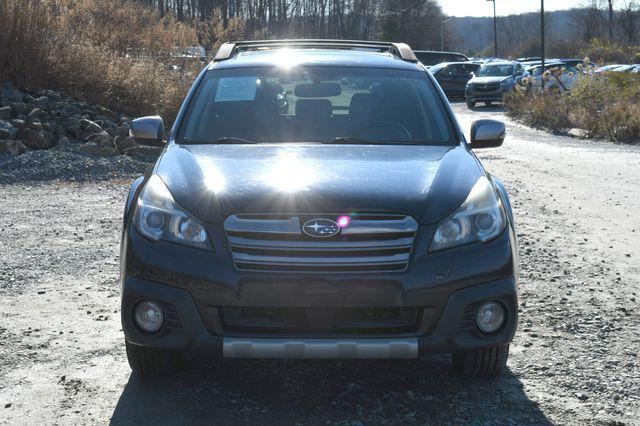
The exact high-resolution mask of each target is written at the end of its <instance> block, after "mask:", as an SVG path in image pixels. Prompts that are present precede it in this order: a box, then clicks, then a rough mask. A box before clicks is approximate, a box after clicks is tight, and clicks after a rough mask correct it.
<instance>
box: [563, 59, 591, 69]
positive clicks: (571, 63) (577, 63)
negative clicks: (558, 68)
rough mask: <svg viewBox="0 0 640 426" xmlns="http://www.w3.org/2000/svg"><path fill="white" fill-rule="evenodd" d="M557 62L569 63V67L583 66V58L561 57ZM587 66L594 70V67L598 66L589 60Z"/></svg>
mask: <svg viewBox="0 0 640 426" xmlns="http://www.w3.org/2000/svg"><path fill="white" fill-rule="evenodd" d="M558 61H559V62H564V63H565V64H567V65H569V66H570V67H573V68H575V69H578V67H581V66H582V67H584V59H577V58H563V59H559V60H558ZM588 65H589V68H591V69H593V70H595V69H596V68H598V66H597V65H596V64H594V63H593V62H589V64H588Z"/></svg>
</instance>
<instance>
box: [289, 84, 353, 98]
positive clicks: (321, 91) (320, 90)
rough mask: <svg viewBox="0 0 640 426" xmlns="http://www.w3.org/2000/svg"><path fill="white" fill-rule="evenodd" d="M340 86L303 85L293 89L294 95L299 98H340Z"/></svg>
mask: <svg viewBox="0 0 640 426" xmlns="http://www.w3.org/2000/svg"><path fill="white" fill-rule="evenodd" d="M341 93H342V86H340V84H339V83H305V84H298V85H297V86H296V87H295V88H294V94H295V95H296V96H297V97H299V98H327V97H330V96H340V94H341Z"/></svg>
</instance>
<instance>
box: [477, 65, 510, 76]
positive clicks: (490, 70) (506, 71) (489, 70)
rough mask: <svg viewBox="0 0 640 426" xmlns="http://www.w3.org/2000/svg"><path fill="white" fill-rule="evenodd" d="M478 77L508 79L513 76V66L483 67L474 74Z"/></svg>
mask: <svg viewBox="0 0 640 426" xmlns="http://www.w3.org/2000/svg"><path fill="white" fill-rule="evenodd" d="M476 75H477V76H478V77H508V76H510V75H513V65H483V66H481V67H480V69H479V70H478V71H477V72H476Z"/></svg>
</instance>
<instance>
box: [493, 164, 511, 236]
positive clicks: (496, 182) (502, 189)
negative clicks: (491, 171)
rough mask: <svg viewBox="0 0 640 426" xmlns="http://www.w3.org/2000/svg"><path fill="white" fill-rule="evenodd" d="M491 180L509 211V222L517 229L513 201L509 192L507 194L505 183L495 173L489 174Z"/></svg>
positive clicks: (506, 209)
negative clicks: (512, 206)
mask: <svg viewBox="0 0 640 426" xmlns="http://www.w3.org/2000/svg"><path fill="white" fill-rule="evenodd" d="M489 177H490V178H491V181H492V182H493V184H494V185H495V187H496V189H497V190H498V193H499V194H500V199H501V200H502V205H503V206H504V209H505V211H506V212H507V216H508V217H509V223H510V224H511V227H512V228H513V231H514V232H515V230H516V222H515V220H514V218H513V210H512V209H511V201H510V200H509V194H507V189H506V188H505V187H504V184H503V183H502V181H500V179H498V178H497V177H495V176H493V175H489Z"/></svg>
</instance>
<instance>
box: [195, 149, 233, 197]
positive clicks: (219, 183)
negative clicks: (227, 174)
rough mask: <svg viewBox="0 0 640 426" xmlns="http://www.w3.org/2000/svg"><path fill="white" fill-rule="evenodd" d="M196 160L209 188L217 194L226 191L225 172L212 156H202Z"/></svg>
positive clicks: (203, 179) (204, 181)
mask: <svg viewBox="0 0 640 426" xmlns="http://www.w3.org/2000/svg"><path fill="white" fill-rule="evenodd" d="M196 162H197V163H198V166H200V171H201V172H202V181H203V183H204V185H205V186H206V187H207V189H209V190H210V191H211V192H214V193H216V194H219V193H221V192H224V189H225V186H226V185H225V178H224V174H222V173H221V172H220V170H219V169H218V166H216V164H215V162H214V161H213V160H211V159H210V158H206V157H200V156H198V157H196Z"/></svg>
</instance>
